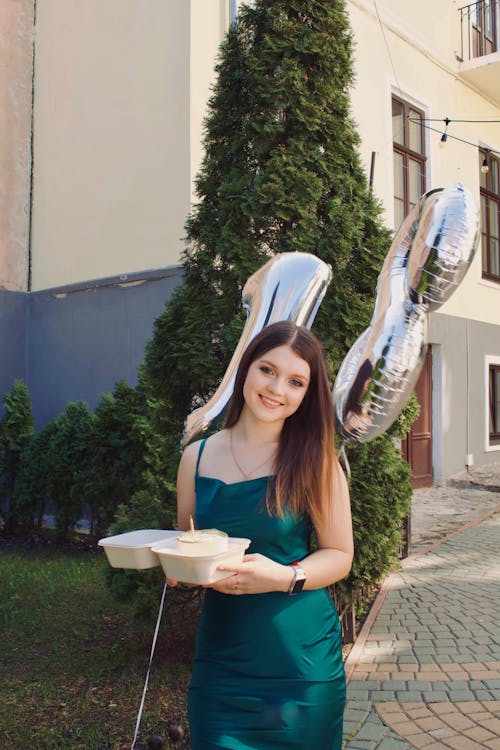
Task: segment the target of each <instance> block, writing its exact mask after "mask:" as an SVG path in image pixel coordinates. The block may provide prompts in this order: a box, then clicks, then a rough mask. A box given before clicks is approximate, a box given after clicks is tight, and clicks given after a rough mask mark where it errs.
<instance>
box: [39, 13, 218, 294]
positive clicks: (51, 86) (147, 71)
mask: <svg viewBox="0 0 500 750" xmlns="http://www.w3.org/2000/svg"><path fill="white" fill-rule="evenodd" d="M227 22H228V2H227V0H181V1H179V0H147V2H144V1H143V0H106V2H102V0H85V2H81V0H39V2H38V3H37V19H36V57H35V101H34V132H35V141H34V171H33V217H32V258H33V261H32V278H33V289H34V290H36V289H44V288H48V287H54V286H59V285H64V284H71V283H75V282H81V281H82V280H88V279H95V278H102V277H106V276H113V275H117V274H121V275H126V274H128V273H132V272H136V271H140V270H148V269H155V268H162V267H165V266H169V265H172V264H177V263H178V262H179V260H180V253H181V251H182V248H183V241H182V237H183V234H184V229H183V227H184V222H185V220H186V217H187V215H188V212H189V208H190V203H191V199H192V179H193V177H194V175H195V173H196V171H197V169H198V166H199V161H200V157H201V146H200V142H201V132H202V117H203V114H204V111H205V105H206V101H207V98H208V94H209V87H210V84H211V82H212V80H213V67H214V60H215V57H216V55H217V51H218V46H219V43H220V41H221V38H222V34H223V30H224V29H225V28H226V25H227Z"/></svg>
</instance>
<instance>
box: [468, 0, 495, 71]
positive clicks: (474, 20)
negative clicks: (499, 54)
mask: <svg viewBox="0 0 500 750" xmlns="http://www.w3.org/2000/svg"><path fill="white" fill-rule="evenodd" d="M473 5H474V10H473V11H472V12H471V35H472V58H476V57H483V56H484V55H491V54H492V53H493V52H496V51H497V49H498V45H497V0H480V2H477V3H474V4H473ZM469 7H470V6H469ZM486 14H489V21H490V23H491V28H490V30H489V32H490V33H488V31H487V27H488V24H487V23H486V18H487V16H486Z"/></svg>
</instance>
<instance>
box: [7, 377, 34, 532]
mask: <svg viewBox="0 0 500 750" xmlns="http://www.w3.org/2000/svg"><path fill="white" fill-rule="evenodd" d="M3 405H4V409H5V414H4V416H3V418H2V420H1V421H0V509H2V508H3V514H4V516H5V520H6V527H7V529H8V530H9V531H14V530H17V529H18V528H19V527H20V526H22V525H23V524H24V522H25V517H24V511H23V510H21V508H20V506H18V504H17V503H16V499H15V492H16V488H17V485H18V483H19V475H20V470H21V461H22V455H23V452H24V451H26V450H27V448H28V446H29V445H30V443H31V441H32V440H33V436H34V432H35V430H34V420H33V414H32V412H31V401H30V395H29V391H28V388H27V386H26V385H25V383H23V382H22V381H21V380H15V381H14V383H13V385H12V388H11V389H10V391H8V392H7V393H6V394H5V396H4V397H3Z"/></svg>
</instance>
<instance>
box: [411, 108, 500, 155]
mask: <svg viewBox="0 0 500 750" xmlns="http://www.w3.org/2000/svg"><path fill="white" fill-rule="evenodd" d="M408 120H409V121H410V122H416V123H420V124H421V125H422V127H424V128H426V130H431V131H432V132H433V133H439V134H440V135H441V144H443V145H444V144H445V143H446V141H447V140H448V139H449V138H451V139H452V140H454V141H459V142H460V143H465V144H466V145H467V146H472V147H473V148H475V149H478V148H481V149H482V151H484V152H485V153H486V154H487V155H488V154H496V155H498V156H500V151H497V150H496V149H494V148H486V147H481V146H478V144H477V143H472V141H467V140H466V139H465V138H459V137H458V136H456V135H451V133H449V132H448V125H450V123H452V122H468V123H500V120H452V119H451V118H450V117H445V118H444V119H443V118H432V117H409V118H408ZM427 122H444V125H445V129H444V130H441V129H439V128H433V127H432V126H431V125H426V123H427ZM485 161H486V160H485ZM483 166H484V162H483Z"/></svg>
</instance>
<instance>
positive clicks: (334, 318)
mask: <svg viewBox="0 0 500 750" xmlns="http://www.w3.org/2000/svg"><path fill="white" fill-rule="evenodd" d="M217 72H218V78H217V83H216V85H215V89H214V92H213V96H212V98H211V100H210V103H209V110H208V117H207V120H206V136H205V142H204V146H205V157H204V161H203V164H202V167H201V170H200V173H199V175H198V178H197V181H196V188H197V194H198V196H199V202H198V203H197V205H195V207H194V208H193V211H192V213H191V216H190V217H189V219H188V222H187V247H186V250H185V253H184V269H185V284H184V286H183V287H181V288H180V289H179V290H178V291H177V293H176V294H175V295H174V298H173V300H172V301H171V303H170V304H169V306H168V307H167V309H166V311H165V312H164V314H163V315H162V316H161V317H160V318H159V319H158V320H157V321H156V324H155V332H154V337H153V340H152V342H151V343H150V345H149V347H148V351H147V358H146V368H145V369H144V370H143V377H144V379H145V380H146V381H147V382H149V384H150V386H151V387H152V389H153V392H154V393H155V396H157V397H159V398H160V399H161V401H162V402H163V403H164V404H165V406H166V413H167V415H168V416H169V417H170V418H171V419H173V420H174V425H175V426H176V429H177V431H179V430H180V425H181V423H182V420H183V419H184V418H185V417H186V415H187V414H188V413H189V412H190V411H191V410H192V408H193V407H194V406H196V405H197V404H198V403H200V402H203V401H204V400H206V399H207V398H208V397H209V396H210V394H211V393H212V392H213V390H214V386H216V385H217V383H218V382H219V381H220V378H221V376H222V375H223V373H224V370H225V368H226V366H227V364H228V362H229V359H230V357H231V355H232V352H233V350H234V346H235V344H236V342H237V340H238V338H239V335H240V333H241V330H242V326H243V322H244V321H243V317H242V314H241V289H242V286H243V285H244V283H245V281H246V280H247V278H248V277H249V276H250V275H251V274H252V273H253V272H255V271H256V270H257V269H258V268H259V267H260V266H262V265H263V264H264V263H265V262H266V261H267V260H268V259H269V257H271V255H272V254H274V253H277V252H287V251H294V250H298V251H303V252H312V253H314V254H315V255H317V256H318V257H320V258H321V259H322V260H324V261H326V262H327V263H329V264H330V265H331V266H332V269H333V281H332V283H331V285H330V288H329V290H328V292H327V296H326V298H325V300H324V301H323V303H322V305H321V308H320V311H319V313H318V316H317V320H316V322H315V325H314V330H315V332H316V333H317V334H318V335H319V337H320V339H321V341H322V343H323V345H324V346H325V348H326V350H327V352H328V356H329V360H330V365H331V374H332V375H333V374H334V372H335V371H336V370H337V368H338V366H339V365H340V363H341V361H342V359H343V357H344V355H345V353H346V352H347V350H348V348H349V347H350V345H351V344H352V343H353V341H354V340H355V338H356V337H357V335H358V334H359V333H360V332H361V330H363V328H364V327H365V326H366V325H367V323H368V321H369V319H370V316H371V312H372V308H373V301H374V287H375V281H376V277H377V275H378V272H379V270H380V267H381V264H382V262H383V259H384V257H385V254H386V252H387V249H388V246H389V245H388V242H389V236H388V233H387V231H385V230H384V229H383V228H382V226H381V223H380V219H379V206H378V205H377V204H376V202H375V201H374V199H373V197H372V195H371V193H370V191H369V190H368V187H367V182H366V178H365V175H364V172H363V169H362V166H361V163H360V158H359V155H358V153H357V151H356V146H357V144H358V136H357V135H356V131H355V128H354V125H353V122H352V120H351V117H350V114H349V86H350V84H351V82H352V66H351V37H350V32H349V25H348V19H347V14H346V11H345V8H344V3H343V2H341V0H257V2H256V4H255V7H253V8H248V7H246V8H245V7H244V8H243V10H242V12H241V14H240V17H239V20H238V22H237V24H236V25H235V26H234V27H233V28H232V29H231V30H230V31H229V33H228V35H227V39H226V41H225V42H224V44H223V46H222V50H221V57H220V62H219V64H218V66H217Z"/></svg>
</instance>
